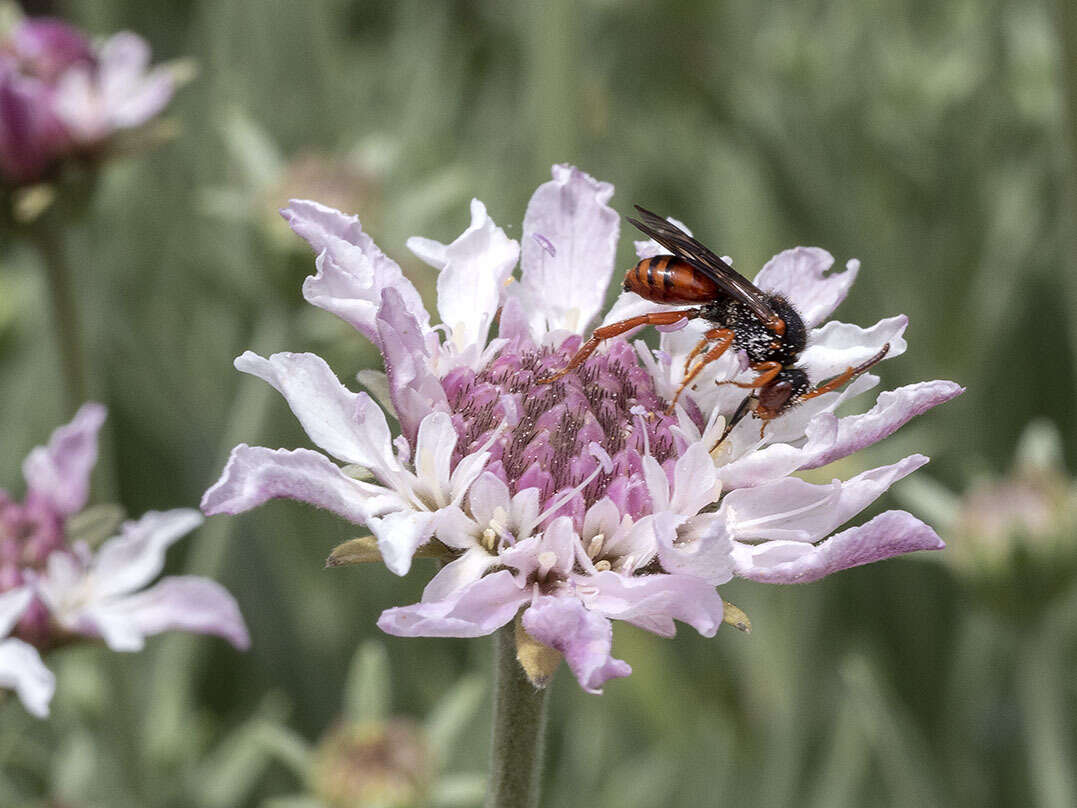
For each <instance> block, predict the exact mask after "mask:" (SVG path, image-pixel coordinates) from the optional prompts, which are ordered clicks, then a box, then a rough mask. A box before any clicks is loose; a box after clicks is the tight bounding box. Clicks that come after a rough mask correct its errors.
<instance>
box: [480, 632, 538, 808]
mask: <svg viewBox="0 0 1077 808" xmlns="http://www.w3.org/2000/svg"><path fill="white" fill-rule="evenodd" d="M494 642H495V645H496V649H495V652H494V653H495V659H494V671H495V679H496V690H495V695H494V739H493V749H492V751H491V754H490V760H491V763H490V785H489V789H488V791H487V793H486V808H534V806H536V805H538V798H539V773H540V772H541V769H542V741H543V734H544V731H545V728H546V690H545V689H543V690H539V689H537V688H536V687H535V686H534V685H532V684H531V682H530V681H529V680H528V678H527V675H526V674H525V673H524V671H523V668H521V667H520V663H519V662H517V661H516V637H515V632H514V629H513V625H512V624H511V623H510V624H509V625H507V626H505V627H504V628H501V629H499V630H498V632H497V634H496V635H495V636H494Z"/></svg>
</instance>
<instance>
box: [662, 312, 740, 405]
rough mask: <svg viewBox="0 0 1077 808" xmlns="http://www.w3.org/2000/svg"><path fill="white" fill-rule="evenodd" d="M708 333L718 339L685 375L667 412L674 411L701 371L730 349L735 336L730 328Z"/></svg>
mask: <svg viewBox="0 0 1077 808" xmlns="http://www.w3.org/2000/svg"><path fill="white" fill-rule="evenodd" d="M707 334H708V336H709V335H710V334H714V335H715V339H717V340H718V341H717V342H716V343H714V345H713V346H712V347H711V349H710V350H709V351H707V353H705V354H704V355H703V358H702V359H700V360H699V361H698V362H697V363H696V366H695V367H694V368H692V372H691V373H689V374H688V375H687V376H685V377H684V380H683V381H682V382H681V386H680V387H678V388H677V393H676V395H674V396H673V401H671V402H670V403H669V408H668V409H667V410H666V413H667V414H668V413H672V412H673V408H674V407H676V406H677V399H679V398H680V397H681V393H683V392H684V388H686V387H687V386H688V385H690V384H691V383H692V380H693V379H694V378H695V377H696V376H698V375H699V374H700V371H702V370H703V368H705V367H706V366H707V365H709V364H710V363H711V362H713V361H714V360H716V359H717V358H718V357H720V356H721V355H722V354H724V353H725V352H726V351H727V350H729V346H730V345H732V344H733V337H734V336H735V335H734V333H733V332H732V331H730V330H729V329H728V328H714V329H711V330H710V331H708V332H707Z"/></svg>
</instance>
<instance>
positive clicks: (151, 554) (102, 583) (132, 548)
mask: <svg viewBox="0 0 1077 808" xmlns="http://www.w3.org/2000/svg"><path fill="white" fill-rule="evenodd" d="M201 524H202V514H200V513H199V512H198V511H196V510H192V509H189V508H177V509H176V510H172V511H163V512H161V511H150V512H148V513H146V514H145V515H143V516H142V518H141V519H139V520H137V521H135V522H127V523H126V524H124V526H123V532H122V533H121V535H119V536H116V537H115V538H112V539H109V540H108V541H106V542H105V543H104V544H102V545H101V549H100V550H98V551H97V555H96V556H95V557H94V560H93V569H92V573H91V574H92V576H93V584H94V592H95V595H96V597H99V598H107V597H112V596H114V595H123V594H126V593H128V592H133V591H135V590H136V589H139V588H141V587H143V586H145V585H146V584H147V583H149V582H150V581H152V580H153V579H154V578H155V577H157V574H158V573H160V571H161V570H162V569H163V568H164V565H165V551H166V550H168V548H169V547H171V546H172V544H174V543H175V542H176V541H178V540H179V539H181V538H182V537H184V536H186V535H187V534H188V533H190V532H191V531H192V530H194V529H195V528H196V527H198V526H199V525H201Z"/></svg>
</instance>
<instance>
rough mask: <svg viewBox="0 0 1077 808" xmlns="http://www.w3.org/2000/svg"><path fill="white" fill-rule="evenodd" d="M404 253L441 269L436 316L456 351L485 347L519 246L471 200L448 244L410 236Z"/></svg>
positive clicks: (476, 200)
mask: <svg viewBox="0 0 1077 808" xmlns="http://www.w3.org/2000/svg"><path fill="white" fill-rule="evenodd" d="M408 249H409V250H411V251H412V252H413V253H415V255H417V256H418V257H419V258H421V259H422V260H423V261H425V262H426V263H428V264H430V265H431V266H433V267H435V268H437V269H439V270H441V274H440V275H438V313H439V314H440V315H441V321H442V322H443V323H444V324H445V325H447V326H448V327H449V328H450V329H452V342H453V344H454V345H455V346H456V349H457V350H458V351H462V350H464V349H465V348H466V347H467V346H468V345H475V344H477V345H485V344H486V337H487V332H488V330H489V328H490V322H491V321H492V320H493V317H494V313H495V312H496V311H497V307H498V305H500V302H501V298H502V296H503V293H504V290H505V280H506V279H507V278H508V277H509V275H510V274H511V273H512V269H513V267H515V266H516V261H517V259H518V258H519V256H520V245H519V244H517V243H516V242H515V241H514V240H513V239H510V238H509V237H508V236H506V235H505V232H504V231H503V230H502V229H501V228H500V227H498V226H497V225H496V224H494V221H493V219H491V218H490V217H489V216H488V215H487V213H486V206H485V205H483V204H482V202H480V201H479V200H478V199H472V200H471V224H470V225H468V228H467V230H465V231H464V232H463V233H462V234H461V235H460V236H458V237H457V239H456V240H455V241H454V242H452V243H451V244H442V243H440V242H437V241H434V240H432V239H425V238H410V239H408Z"/></svg>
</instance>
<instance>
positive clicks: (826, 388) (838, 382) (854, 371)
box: [800, 342, 890, 401]
mask: <svg viewBox="0 0 1077 808" xmlns="http://www.w3.org/2000/svg"><path fill="white" fill-rule="evenodd" d="M889 350H890V343H889V342H888V343H886V345H884V346H883V347H882V350H880V351H879V352H878V353H877V354H875V356H873V357H871V359H869V360H868V361H867V362H864V363H863V364H860V365H857V366H856V367H855V368H846V369H845V370H844V371H843V372H842V373H841V375H839V376H835V377H834V378H833V379H831V380H830V381H828V382H825V383H823V384H821V385H819V386H818V387H816V388H815V389H814V390H810V391H809V392H807V393H805V394H804V395H802V396H801V397H800V401H807V400H808V399H811V398H815V397H816V396H821V395H822V394H823V393H829V392H830V391H831V390H837V389H838V388H839V387H841V386H842V385H843V384H846V383H847V382H851V381H852V380H853V379H855V378H856V377H857V376H859V375H860V374H861V373H863V372H864V371H866V370H867V369H868V368H870V367H871V366H872V365H875V364H877V363H879V362H880V361H881V360H882V358H883V357H884V356H886V354H887V353H888V352H889Z"/></svg>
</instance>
